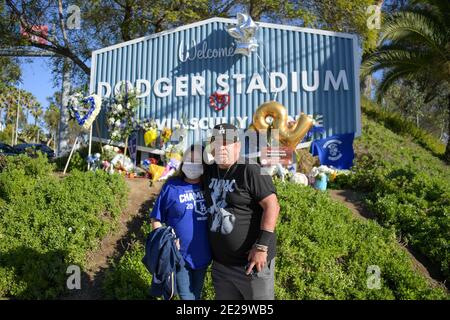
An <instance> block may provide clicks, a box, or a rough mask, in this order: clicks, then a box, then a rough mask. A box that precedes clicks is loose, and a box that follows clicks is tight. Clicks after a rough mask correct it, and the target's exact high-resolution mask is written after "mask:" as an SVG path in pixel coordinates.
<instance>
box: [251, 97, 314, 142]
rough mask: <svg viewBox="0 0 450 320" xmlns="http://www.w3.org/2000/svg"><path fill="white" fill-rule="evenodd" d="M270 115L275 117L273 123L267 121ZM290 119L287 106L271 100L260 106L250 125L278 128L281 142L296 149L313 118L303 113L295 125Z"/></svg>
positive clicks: (262, 128) (259, 127)
mask: <svg viewBox="0 0 450 320" xmlns="http://www.w3.org/2000/svg"><path fill="white" fill-rule="evenodd" d="M268 117H271V118H272V119H273V121H272V124H269V123H268V122H267V118H268ZM288 121H289V119H288V112H287V110H286V108H285V107H284V106H283V105H282V104H280V103H278V102H276V101H269V102H266V103H263V104H262V105H260V106H259V107H258V109H257V110H256V112H255V114H254V115H253V123H252V124H251V125H250V126H253V127H254V128H256V130H267V129H268V128H269V127H270V126H272V129H278V132H279V138H280V143H281V144H282V145H284V146H286V147H290V148H293V149H295V147H296V146H297V145H298V144H299V143H300V141H301V140H302V139H303V137H304V136H305V135H306V134H307V133H308V131H309V130H310V129H311V127H312V126H313V119H312V118H311V117H309V116H307V115H306V114H304V113H302V114H301V115H300V118H299V119H298V120H297V121H296V122H295V124H294V125H292V126H289V125H288Z"/></svg>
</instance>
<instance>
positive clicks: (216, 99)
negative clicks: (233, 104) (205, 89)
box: [209, 92, 230, 111]
mask: <svg viewBox="0 0 450 320" xmlns="http://www.w3.org/2000/svg"><path fill="white" fill-rule="evenodd" d="M229 104H230V95H229V94H228V93H218V92H214V93H213V94H212V95H210V96H209V105H210V107H212V108H214V110H216V111H222V110H223V109H225V108H226V107H227V106H228V105H229Z"/></svg>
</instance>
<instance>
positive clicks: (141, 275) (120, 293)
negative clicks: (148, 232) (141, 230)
mask: <svg viewBox="0 0 450 320" xmlns="http://www.w3.org/2000/svg"><path fill="white" fill-rule="evenodd" d="M143 257H144V246H143V244H142V243H140V242H136V243H134V244H133V245H132V246H131V248H130V249H129V250H128V251H127V252H125V254H124V255H123V256H122V257H121V258H120V260H119V262H118V263H117V264H115V265H114V266H113V269H112V270H111V271H110V272H108V273H107V274H106V276H105V282H104V283H103V289H104V292H105V297H106V298H107V299H120V300H130V299H131V300H144V299H149V298H151V297H150V284H151V282H152V276H151V274H150V273H149V272H148V271H147V269H146V268H145V266H144V264H143V263H142V258H143Z"/></svg>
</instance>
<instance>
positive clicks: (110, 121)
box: [108, 117, 116, 124]
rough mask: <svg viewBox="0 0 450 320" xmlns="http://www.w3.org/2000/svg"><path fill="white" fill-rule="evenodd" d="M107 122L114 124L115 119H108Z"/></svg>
mask: <svg viewBox="0 0 450 320" xmlns="http://www.w3.org/2000/svg"><path fill="white" fill-rule="evenodd" d="M108 121H109V123H110V124H114V122H116V119H114V118H113V117H111V118H109V120H108Z"/></svg>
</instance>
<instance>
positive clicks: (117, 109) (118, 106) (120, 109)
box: [116, 104, 123, 112]
mask: <svg viewBox="0 0 450 320" xmlns="http://www.w3.org/2000/svg"><path fill="white" fill-rule="evenodd" d="M122 110H123V107H122V105H121V104H117V105H116V111H117V112H121V111H122Z"/></svg>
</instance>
